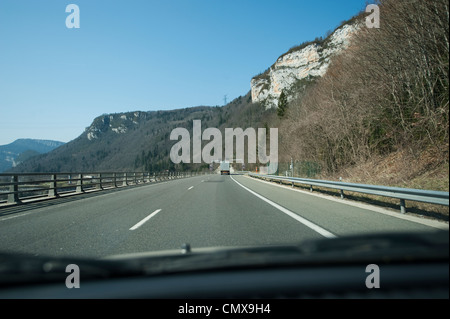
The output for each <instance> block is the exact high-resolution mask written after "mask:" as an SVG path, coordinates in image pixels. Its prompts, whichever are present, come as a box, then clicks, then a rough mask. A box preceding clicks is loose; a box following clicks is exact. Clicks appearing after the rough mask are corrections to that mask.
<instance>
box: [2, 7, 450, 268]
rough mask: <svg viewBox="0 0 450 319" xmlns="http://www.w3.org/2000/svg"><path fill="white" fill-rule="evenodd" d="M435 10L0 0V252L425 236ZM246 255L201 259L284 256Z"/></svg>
mask: <svg viewBox="0 0 450 319" xmlns="http://www.w3.org/2000/svg"><path fill="white" fill-rule="evenodd" d="M448 19H449V5H448V2H447V1H444V0H436V1H413V2H412V1H406V0H404V1H403V0H402V1H394V0H384V1H366V0H350V1H297V0H295V1H292V0H282V1H258V3H255V2H250V1H245V2H242V1H206V0H205V1H203V0H195V1H181V0H179V1H178V0H177V1H170V2H168V1H164V2H163V1H147V0H146V1H143V0H133V1H88V0H74V1H73V3H72V4H68V3H67V4H66V3H61V1H25V0H2V1H1V2H0V48H1V49H0V108H1V117H0V253H2V254H5V255H7V256H23V255H25V256H29V257H52V258H67V257H69V258H83V259H86V260H100V259H105V258H106V259H109V258H113V259H114V258H119V257H120V256H122V257H120V258H133V257H136V256H142V254H146V253H163V252H164V253H170V251H172V252H173V253H174V254H180V253H187V252H196V251H199V252H200V251H202V252H204V253H206V252H207V251H208V250H202V249H206V248H214V249H219V248H220V249H238V248H248V247H251V248H256V247H258V248H261V247H263V248H267V249H271V248H274V249H275V248H276V247H283V246H299V247H300V246H301V247H311V246H302V245H304V244H308V245H309V243H311V242H314V241H321V240H330V242H333V241H334V242H335V243H336V244H335V245H331V246H321V245H318V246H314V247H317V249H312V250H308V249H307V248H302V249H301V253H303V254H304V253H308V254H314V253H315V252H319V251H322V250H323V251H327V252H333V253H335V254H334V255H333V256H332V259H333V260H334V261H341V260H344V259H345V258H350V257H352V256H356V255H358V253H360V252H361V251H365V249H368V250H378V249H380V250H381V249H385V248H386V247H388V246H389V247H398V246H395V245H394V244H392V243H391V244H392V245H393V246H391V244H389V245H387V246H386V245H385V244H384V243H380V242H378V241H377V240H378V239H377V240H373V237H371V236H374V235H380V236H382V235H383V236H384V234H386V236H388V235H387V234H389V236H391V235H393V236H394V237H386V238H395V240H394V239H393V241H395V242H398V243H402V245H403V244H406V242H409V244H408V247H407V251H408V252H409V254H410V256H414V254H416V253H417V254H420V253H422V252H423V245H421V244H420V243H419V241H415V240H414V239H411V238H413V237H408V236H411V234H413V235H414V234H416V235H422V234H426V235H429V234H434V233H440V232H442V231H443V232H448V217H449V208H448V207H449V193H448V192H449V177H448V176H449V155H448V151H449V129H448V128H449V121H448V115H449V96H448V92H449V81H448V71H449V70H448V56H449V39H448V34H449V20H448ZM402 236H404V237H402ZM436 236H438V235H436ZM447 236H448V235H447ZM347 237H349V238H355V237H357V238H358V241H357V243H358V244H357V245H356V246H352V245H351V244H349V242H346V241H344V242H340V241H338V240H340V239H343V238H347ZM370 238H372V239H370ZM402 238H403V239H402ZM405 238H409V240H406V239H405ZM436 238H437V237H436ZM439 238H440V237H439ZM365 240H367V241H368V244H367V245H364V244H362V242H361V241H363V242H364V241H365ZM371 240H372V241H371ZM338 243H339V244H338ZM400 246H401V245H400ZM349 247H350V248H349ZM355 247H356V248H355ZM401 247H403V246H401ZM279 249H281V248H279ZM400 250H401V249H400ZM270 251H271V253H274V251H276V249H275V250H273V251H272V250H270ZM280 251H283V252H286V251H284V250H280ZM280 251H279V252H280ZM287 251H289V250H287ZM340 251H345V252H346V253H343V254H339V253H338V252H340ZM253 252H255V251H253ZM258 252H259V250H258ZM250 255H251V256H253V257H251V256H250ZM250 255H247V253H236V252H235V253H234V254H231V253H230V255H223V256H222V257H221V258H219V259H215V263H214V265H219V264H222V265H226V260H227V259H228V260H234V261H237V260H239V265H241V264H245V262H246V261H247V262H252V263H256V262H268V260H270V261H271V262H273V261H274V260H285V259H283V258H285V257H286V255H285V254H283V257H281V256H280V255H281V254H280V253H278V254H277V253H274V255H270V256H271V258H267V259H264V258H259V256H257V257H255V255H254V254H253V255H252V254H250ZM224 256H225V257H224ZM120 258H119V259H120ZM246 258H247V259H246ZM278 258H280V259H278ZM330 258H331V257H330ZM205 260H206V261H207V260H208V258H205V257H202V259H201V262H198V263H197V264H196V263H195V262H191V264H190V267H194V266H195V265H198V266H200V264H201V265H202V266H205V264H204V263H205ZM210 260H212V257H211V258H210ZM327 260H328V259H327ZM345 260H347V259H345ZM171 266H172V267H174V268H173V269H179V268H177V267H178V266H177V264H176V263H173V264H171ZM0 269H1V267H0ZM158 269H159V268H158Z"/></svg>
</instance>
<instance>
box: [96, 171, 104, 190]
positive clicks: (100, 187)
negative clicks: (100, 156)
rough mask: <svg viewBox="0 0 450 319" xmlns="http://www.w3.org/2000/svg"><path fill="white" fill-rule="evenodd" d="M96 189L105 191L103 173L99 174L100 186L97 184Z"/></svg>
mask: <svg viewBox="0 0 450 319" xmlns="http://www.w3.org/2000/svg"><path fill="white" fill-rule="evenodd" d="M96 188H98V189H103V183H102V174H101V173H99V174H98V184H97V186H96Z"/></svg>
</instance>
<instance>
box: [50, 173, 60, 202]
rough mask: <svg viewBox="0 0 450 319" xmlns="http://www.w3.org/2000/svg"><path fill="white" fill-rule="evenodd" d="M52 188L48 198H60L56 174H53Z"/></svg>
mask: <svg viewBox="0 0 450 319" xmlns="http://www.w3.org/2000/svg"><path fill="white" fill-rule="evenodd" d="M51 176H52V177H51V178H50V179H51V182H50V188H49V189H48V197H56V196H58V190H57V189H56V184H57V183H56V174H52V175H51Z"/></svg>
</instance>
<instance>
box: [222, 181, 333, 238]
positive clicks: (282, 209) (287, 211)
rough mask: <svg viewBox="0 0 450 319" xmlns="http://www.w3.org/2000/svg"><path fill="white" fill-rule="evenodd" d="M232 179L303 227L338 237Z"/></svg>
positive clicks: (331, 236) (328, 236)
mask: <svg viewBox="0 0 450 319" xmlns="http://www.w3.org/2000/svg"><path fill="white" fill-rule="evenodd" d="M230 177H231V179H232V180H233V181H234V182H235V183H236V184H238V185H239V186H241V187H242V188H244V189H245V190H246V191H248V192H250V193H252V194H253V195H255V196H256V197H258V198H259V199H262V200H263V201H265V202H266V203H268V204H270V205H272V206H273V207H275V208H276V209H278V210H280V211H282V212H283V213H285V214H286V215H288V216H290V217H292V218H294V219H295V220H296V221H298V222H300V223H302V224H303V225H305V226H307V227H309V228H311V229H312V230H314V231H316V232H318V233H319V234H321V235H322V236H324V237H326V238H336V237H337V236H336V235H334V234H332V233H330V232H329V231H327V230H325V229H323V228H322V227H320V226H317V225H316V224H314V223H312V222H310V221H309V220H307V219H305V218H303V217H300V216H298V215H297V214H295V213H293V212H291V211H290V210H289V209H286V208H284V207H283V206H280V205H278V204H277V203H275V202H272V201H271V200H270V199H267V198H265V197H264V196H261V195H259V194H258V193H256V192H254V191H252V190H251V189H250V188H248V187H245V186H244V185H242V184H241V183H239V182H238V181H236V180H235V179H234V178H233V176H230Z"/></svg>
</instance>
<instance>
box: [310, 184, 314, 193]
mask: <svg viewBox="0 0 450 319" xmlns="http://www.w3.org/2000/svg"><path fill="white" fill-rule="evenodd" d="M309 191H310V192H311V193H312V191H313V187H312V185H309Z"/></svg>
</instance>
